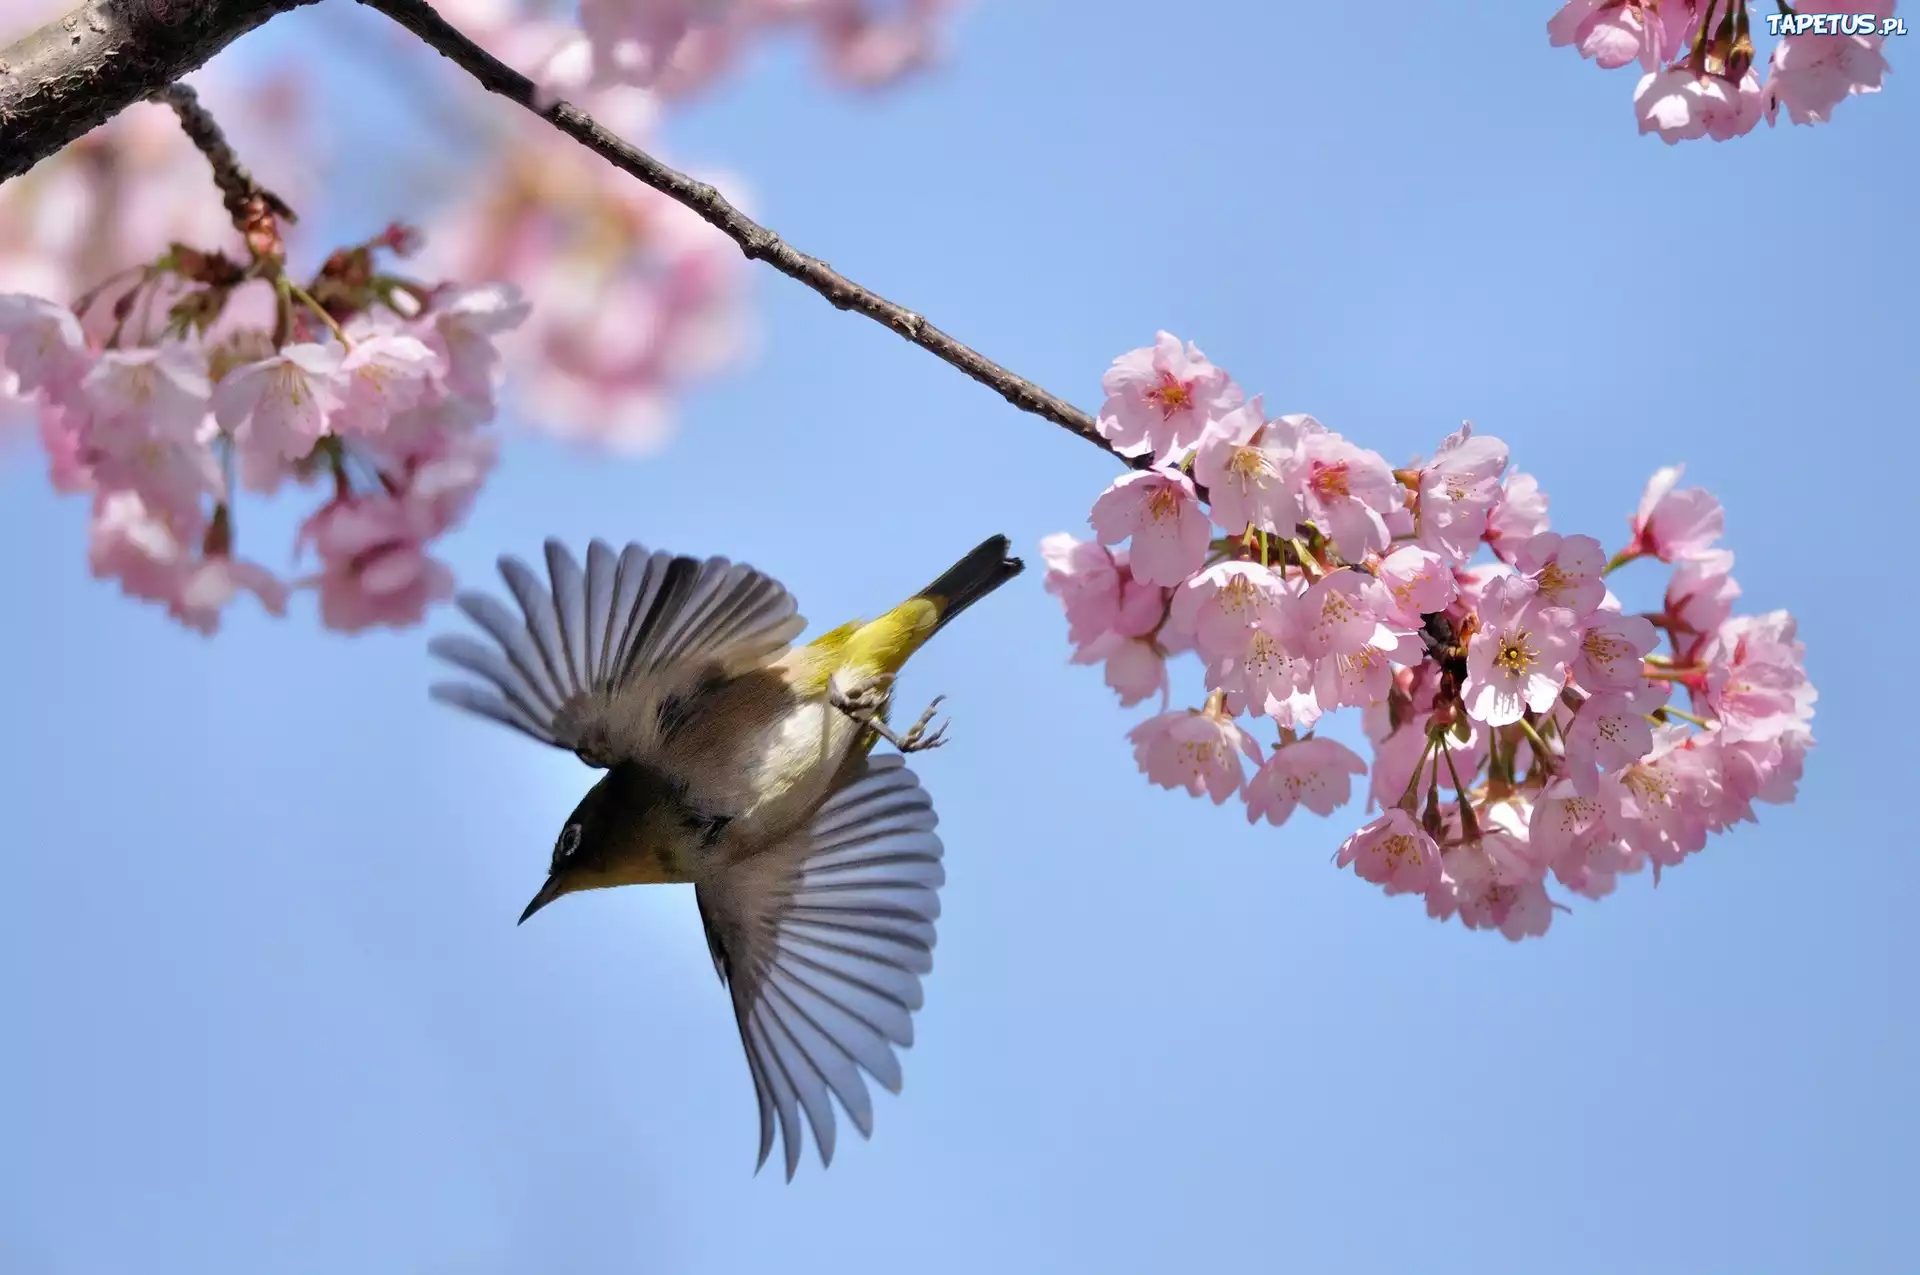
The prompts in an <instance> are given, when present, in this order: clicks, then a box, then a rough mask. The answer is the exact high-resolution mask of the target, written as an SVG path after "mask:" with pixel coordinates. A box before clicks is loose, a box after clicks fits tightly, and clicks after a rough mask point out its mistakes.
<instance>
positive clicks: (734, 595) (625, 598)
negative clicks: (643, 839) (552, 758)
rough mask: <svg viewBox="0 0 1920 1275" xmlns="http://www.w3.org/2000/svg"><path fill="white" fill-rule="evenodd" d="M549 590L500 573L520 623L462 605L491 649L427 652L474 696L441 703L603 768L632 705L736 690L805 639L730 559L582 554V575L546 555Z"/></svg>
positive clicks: (777, 588)
mask: <svg viewBox="0 0 1920 1275" xmlns="http://www.w3.org/2000/svg"><path fill="white" fill-rule="evenodd" d="M546 559H547V580H546V582H544V583H543V582H542V581H541V579H540V576H539V575H538V573H536V572H535V571H534V570H533V569H532V568H531V567H529V566H527V564H526V563H524V562H521V561H520V560H519V559H518V558H513V557H503V558H501V559H500V575H501V576H502V578H504V579H505V580H506V582H507V588H508V589H509V590H510V591H511V592H512V594H513V597H514V601H515V602H517V603H518V604H519V612H518V614H516V613H515V612H514V611H513V610H512V609H511V608H509V607H507V606H506V605H504V604H503V603H501V602H500V601H498V600H497V599H495V598H492V597H489V596H487V595H485V594H481V593H462V594H460V596H459V597H458V598H457V599H456V603H457V605H458V606H459V607H460V609H461V610H462V611H464V612H465V613H466V614H467V616H468V618H470V619H471V620H473V622H474V623H475V624H477V625H479V626H480V628H481V629H482V630H484V631H485V633H486V635H487V636H488V637H489V638H491V639H492V645H491V646H489V645H488V644H487V643H484V642H481V641H478V640H476V639H474V638H472V637H468V636H458V635H453V636H444V637H438V638H435V639H434V640H433V642H432V644H431V645H430V646H429V648H428V649H429V650H430V651H431V652H432V653H433V654H434V655H436V656H438V657H439V658H441V659H443V660H445V661H447V662H448V663H450V664H453V665H456V666H457V667H459V668H461V669H464V670H465V671H466V672H468V673H471V674H473V675H474V676H475V677H476V678H478V679H479V681H478V682H440V683H436V684H435V685H434V686H433V688H432V690H431V694H432V695H433V697H434V698H435V699H438V700H440V701H442V702H444V703H448V704H452V705H455V706H456V707H459V708H464V709H466V710H468V711H469V712H474V713H478V714H480V715H482V716H484V717H489V718H492V719H493V720H494V721H497V722H501V723H503V724H505V725H507V726H511V727H513V728H514V729H515V730H518V731H521V732H523V733H525V734H527V735H530V736H532V737H533V738H534V739H537V740H540V741H541V742H542V743H547V744H553V745H555V746H557V747H560V748H568V749H572V750H573V751H574V752H577V753H579V754H580V755H581V756H582V757H583V758H585V759H586V760H587V761H588V762H591V763H592V764H594V765H597V766H606V765H609V764H611V763H612V762H613V761H614V760H617V759H618V757H619V755H620V754H621V743H620V741H621V740H622V738H623V735H624V734H625V733H627V731H628V729H629V727H630V724H629V723H626V722H623V721H622V720H621V718H622V710H623V708H630V707H631V704H629V703H626V701H628V700H629V699H630V697H631V696H632V693H633V692H635V691H636V690H638V689H642V688H653V689H656V690H658V691H660V692H661V693H662V694H666V693H668V692H669V691H670V690H671V689H672V688H674V687H678V686H682V685H687V684H691V683H693V682H697V681H698V680H700V679H703V678H706V677H711V676H734V675H737V674H739V673H743V672H746V671H747V670H749V669H753V668H758V667H762V666H764V665H766V664H769V663H772V662H773V661H774V660H777V659H778V658H779V657H780V656H781V655H782V654H784V653H785V652H786V650H787V648H788V646H789V644H790V643H791V642H792V641H793V639H794V638H795V637H796V636H798V635H799V633H800V630H801V629H803V628H805V627H806V621H804V620H803V619H802V618H801V617H800V616H799V614H798V613H797V612H796V610H795V605H794V600H793V596H792V595H791V594H789V593H788V592H787V591H786V589H785V588H783V587H782V586H781V585H780V583H779V582H778V581H776V580H774V579H772V578H771V577H769V576H766V575H762V574H761V573H760V572H758V571H756V570H754V569H753V568H752V567H750V566H747V565H746V564H745V563H735V562H729V561H728V560H727V559H725V558H708V559H707V560H706V561H704V562H702V561H700V560H699V559H696V558H689V557H683V556H676V555H674V554H670V553H667V552H664V551H660V550H656V551H653V552H651V553H650V552H648V551H647V550H646V549H645V548H643V547H642V546H640V545H637V544H630V545H628V546H627V547H626V548H625V549H624V550H622V551H621V552H620V553H618V554H615V553H614V551H613V550H612V549H611V548H609V547H608V546H607V545H606V544H605V543H604V542H603V541H599V540H596V541H594V542H593V543H592V544H591V545H590V546H588V549H587V565H586V569H585V570H584V571H583V570H582V569H581V567H580V564H579V563H578V562H576V561H575V560H574V558H573V555H572V554H570V553H569V552H568V551H567V549H566V547H565V546H564V545H562V544H561V543H560V542H559V541H557V540H549V541H547V542H546Z"/></svg>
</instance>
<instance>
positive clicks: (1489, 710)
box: [1462, 577, 1575, 726]
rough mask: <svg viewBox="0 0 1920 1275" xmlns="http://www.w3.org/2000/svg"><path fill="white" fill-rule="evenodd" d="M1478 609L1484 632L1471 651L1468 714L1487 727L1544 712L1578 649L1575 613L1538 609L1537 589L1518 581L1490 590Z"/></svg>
mask: <svg viewBox="0 0 1920 1275" xmlns="http://www.w3.org/2000/svg"><path fill="white" fill-rule="evenodd" d="M1480 610H1481V617H1482V625H1481V628H1480V630H1479V632H1477V633H1475V634H1474V635H1473V639H1472V642H1471V643H1470V645H1469V646H1468V647H1467V683H1466V686H1465V687H1464V689H1463V691H1462V696H1463V699H1464V701H1465V704H1466V709H1467V712H1468V713H1469V714H1471V715H1472V716H1473V718H1474V719H1475V720H1476V721H1482V722H1485V723H1486V724H1487V725H1489V726H1509V725H1512V724H1513V723H1514V722H1517V721H1519V720H1520V719H1521V717H1522V716H1524V715H1525V714H1526V713H1528V712H1534V713H1544V712H1546V711H1547V710H1548V709H1549V708H1551V707H1552V706H1553V703H1554V701H1555V700H1556V699H1558V698H1559V696H1560V688H1561V686H1562V685H1564V683H1565V681H1566V673H1567V664H1568V661H1569V660H1570V659H1571V658H1572V656H1573V653H1574V650H1575V634H1574V627H1573V626H1574V617H1573V612H1571V611H1569V610H1567V609H1566V608H1564V607H1540V606H1536V605H1534V594H1533V591H1532V590H1531V589H1530V588H1528V587H1527V586H1526V584H1525V582H1523V581H1521V580H1519V579H1517V578H1515V577H1508V578H1506V579H1504V580H1499V581H1496V582H1495V584H1494V585H1493V586H1491V587H1489V589H1488V590H1487V595H1486V597H1485V598H1484V599H1483V600H1482V602H1481V606H1480Z"/></svg>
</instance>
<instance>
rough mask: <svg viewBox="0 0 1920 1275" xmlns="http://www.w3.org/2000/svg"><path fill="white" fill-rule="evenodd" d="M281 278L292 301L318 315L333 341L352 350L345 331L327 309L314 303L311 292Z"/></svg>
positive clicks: (290, 280) (289, 280)
mask: <svg viewBox="0 0 1920 1275" xmlns="http://www.w3.org/2000/svg"><path fill="white" fill-rule="evenodd" d="M281 278H283V279H286V283H287V291H288V292H290V293H292V294H293V297H294V299H295V300H297V301H299V302H300V304H302V305H304V306H306V307H307V309H309V310H311V311H313V312H314V313H315V314H317V315H319V316H320V322H322V323H324V324H326V325H327V330H328V331H329V332H331V333H333V339H334V340H336V341H338V342H339V343H340V344H341V345H342V346H344V347H345V348H347V349H349V350H351V349H352V348H353V342H352V341H350V340H348V339H347V334H346V332H345V330H344V329H342V328H341V326H340V322H339V320H337V319H335V318H334V317H333V316H332V315H331V314H328V313H327V307H325V306H323V305H321V304H320V303H319V302H318V301H315V300H314V299H313V294H312V293H311V292H308V291H307V290H306V289H305V288H303V287H301V286H300V285H299V284H297V283H295V282H294V281H293V280H292V279H290V278H287V276H285V275H282V276H281Z"/></svg>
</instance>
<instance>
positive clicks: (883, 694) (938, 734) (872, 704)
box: [827, 678, 947, 753]
mask: <svg viewBox="0 0 1920 1275" xmlns="http://www.w3.org/2000/svg"><path fill="white" fill-rule="evenodd" d="M891 693H892V686H891V679H883V678H876V679H874V680H873V681H871V682H867V683H864V684H863V685H860V686H856V687H853V688H852V689H851V690H847V691H842V690H841V689H840V688H839V687H832V688H830V689H829V690H828V692H827V702H828V703H830V704H832V705H833V706H834V707H835V708H837V709H839V710H840V711H841V712H843V713H845V714H846V715H847V716H848V717H850V718H852V719H853V720H854V721H855V722H857V723H858V724H859V725H861V726H864V727H865V728H866V729H868V730H870V731H872V732H873V733H874V734H876V735H878V736H879V737H880V738H881V739H884V740H886V741H887V742H888V743H889V744H892V745H893V746H894V747H895V748H897V749H899V750H900V751H901V752H903V753H917V752H924V751H925V750H927V749H929V748H938V747H939V746H940V745H942V744H944V743H946V742H947V724H946V723H945V722H941V723H940V724H939V725H938V726H934V727H933V729H932V730H928V729H927V728H928V727H929V726H931V725H932V724H933V714H934V710H935V709H937V708H939V707H940V702H941V701H942V700H944V699H945V698H946V696H944V695H938V696H935V697H934V700H933V703H931V704H929V705H927V711H926V712H924V713H922V714H920V717H919V719H918V720H917V721H915V722H914V724H913V725H912V726H909V727H908V728H907V729H906V730H905V731H904V732H896V731H895V730H894V729H893V728H892V727H891V726H888V725H887V724H886V722H885V721H883V720H881V717H880V714H881V712H882V711H884V710H885V708H886V705H887V699H888V697H889V695H890V694H891Z"/></svg>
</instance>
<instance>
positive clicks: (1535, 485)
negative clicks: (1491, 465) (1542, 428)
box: [1487, 469, 1547, 562]
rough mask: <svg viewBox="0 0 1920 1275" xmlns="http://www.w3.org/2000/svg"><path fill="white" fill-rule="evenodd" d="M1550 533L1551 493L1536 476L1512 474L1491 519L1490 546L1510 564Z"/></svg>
mask: <svg viewBox="0 0 1920 1275" xmlns="http://www.w3.org/2000/svg"><path fill="white" fill-rule="evenodd" d="M1545 530H1547V493H1546V492H1544V491H1541V490H1540V483H1539V480H1538V479H1536V478H1534V476H1533V475H1532V474H1525V473H1521V472H1520V471H1519V470H1517V469H1515V470H1511V471H1509V472H1508V474H1507V476H1506V478H1505V479H1504V480H1503V481H1502V483H1501V485H1500V499H1499V501H1498V502H1497V503H1496V504H1495V505H1494V507H1493V512H1492V513H1491V514H1488V515H1487V543H1488V544H1489V545H1490V546H1492V548H1493V552H1494V553H1495V554H1496V555H1498V556H1499V557H1500V558H1502V559H1503V560H1505V561H1507V562H1512V561H1513V557H1514V555H1515V554H1516V553H1518V552H1519V550H1520V546H1521V545H1524V544H1525V543H1526V542H1527V541H1529V540H1531V539H1533V538H1534V537H1535V536H1537V535H1539V534H1540V533H1541V532H1543V531H1545Z"/></svg>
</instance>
